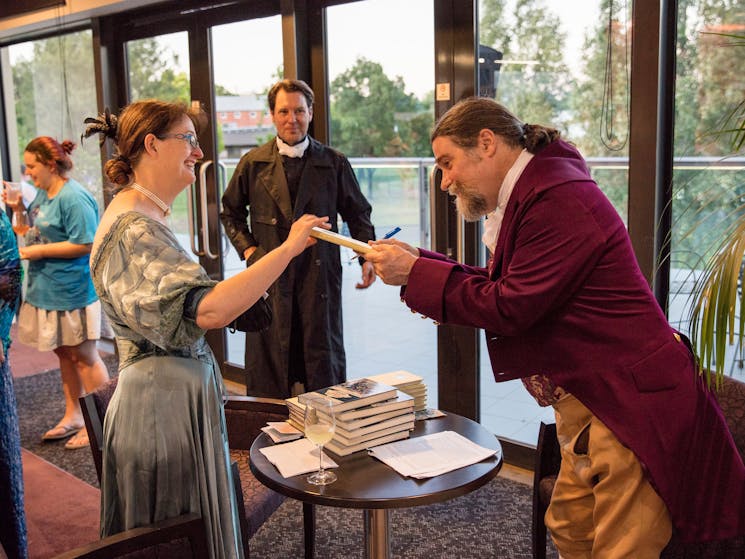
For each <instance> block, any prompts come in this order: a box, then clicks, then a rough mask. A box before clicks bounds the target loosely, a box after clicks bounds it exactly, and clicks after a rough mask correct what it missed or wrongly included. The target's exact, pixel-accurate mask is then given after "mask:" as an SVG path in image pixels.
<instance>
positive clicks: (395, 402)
mask: <svg viewBox="0 0 745 559" xmlns="http://www.w3.org/2000/svg"><path fill="white" fill-rule="evenodd" d="M413 407H414V398H413V397H412V396H410V395H409V394H406V393H405V392H401V391H399V392H397V393H396V396H395V398H390V399H388V400H385V401H382V402H375V403H373V404H370V405H367V406H363V407H360V408H356V409H353V410H349V411H345V412H342V413H338V414H337V415H336V420H337V421H345V422H346V421H351V420H352V419H360V418H363V417H370V416H373V415H379V414H382V413H386V412H389V411H393V410H401V409H407V408H413Z"/></svg>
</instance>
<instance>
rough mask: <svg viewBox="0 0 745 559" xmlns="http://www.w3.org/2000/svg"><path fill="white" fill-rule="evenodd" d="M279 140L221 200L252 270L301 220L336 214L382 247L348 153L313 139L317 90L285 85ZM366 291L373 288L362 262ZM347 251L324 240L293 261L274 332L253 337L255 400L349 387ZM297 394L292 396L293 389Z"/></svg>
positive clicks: (242, 170)
mask: <svg viewBox="0 0 745 559" xmlns="http://www.w3.org/2000/svg"><path fill="white" fill-rule="evenodd" d="M268 101H269V110H270V112H271V114H272V120H273V122H274V125H275V127H276V129H277V137H276V138H275V139H272V140H271V141H269V142H268V143H266V144H264V145H263V146H260V147H258V148H256V149H253V150H251V151H249V152H248V153H246V154H245V155H244V156H243V157H242V158H241V160H240V162H239V163H238V167H237V168H236V170H235V174H234V175H233V178H232V179H231V180H230V184H229V185H228V188H227V190H226V191H225V194H224V195H223V198H222V204H223V211H222V213H221V214H220V218H221V220H222V223H223V226H224V227H225V232H226V233H227V235H228V237H229V238H230V241H231V242H232V243H233V246H234V247H235V249H236V251H237V252H238V255H239V256H240V257H241V258H242V259H245V260H246V262H247V265H248V266H250V265H251V264H253V263H254V262H256V261H257V260H258V259H260V258H261V257H262V256H264V255H265V254H266V253H267V252H269V251H270V250H272V249H273V248H275V247H277V246H279V245H280V244H281V243H282V242H283V241H284V240H285V239H286V238H287V234H288V232H289V230H290V225H291V224H292V222H293V220H295V219H297V218H298V217H300V216H301V215H303V214H306V213H309V214H314V215H318V216H328V217H329V218H330V222H331V224H332V227H333V228H332V230H333V231H336V230H337V225H336V222H337V215H341V217H342V219H343V220H344V221H345V222H346V223H347V225H348V227H349V231H350V233H351V236H352V237H354V238H355V239H357V240H359V241H362V242H367V241H368V240H373V239H375V231H374V228H373V225H372V222H371V221H370V213H371V211H372V208H371V207H370V204H369V203H368V201H367V200H366V199H365V197H364V195H363V194H362V192H361V191H360V187H359V184H358V183H357V179H356V178H355V176H354V172H353V171H352V167H351V165H350V164H349V161H348V160H347V158H346V157H344V155H342V154H341V153H339V152H338V151H336V150H334V149H332V148H330V147H328V146H325V145H323V144H321V143H320V142H318V141H316V140H314V139H313V138H311V137H310V136H308V127H309V125H310V122H311V120H312V119H313V91H312V90H311V89H310V87H308V85H307V84H306V83H305V82H303V81H300V80H282V81H280V82H278V83H276V84H275V85H274V86H273V87H272V88H271V90H270V91H269V95H268ZM361 264H362V280H361V282H360V283H358V284H357V288H359V289H364V288H367V287H369V286H370V285H371V284H372V283H373V281H375V273H374V270H373V268H372V265H371V264H370V263H368V262H364V260H361ZM341 275H342V270H341V262H340V252H339V247H338V246H337V245H335V244H331V243H328V242H322V241H321V242H318V243H316V244H315V245H314V246H313V247H312V248H311V249H309V250H306V251H305V252H304V253H303V254H301V255H300V256H298V257H297V258H295V259H294V260H293V261H292V262H291V263H290V265H289V266H288V267H287V269H286V270H285V272H284V273H283V274H282V276H281V277H280V278H279V280H278V281H277V282H275V284H274V285H273V286H272V287H271V289H270V290H269V300H268V301H269V303H270V304H271V306H272V311H273V315H274V316H273V319H272V323H271V326H270V327H269V328H268V329H267V330H265V331H262V332H247V333H246V384H247V386H246V388H247V393H248V394H249V395H253V396H266V397H275V398H286V397H289V396H290V395H291V394H292V393H293V392H298V391H301V390H316V389H318V388H323V387H325V386H330V385H333V384H338V383H340V382H344V381H345V380H346V356H345V353H344V340H343V327H342V306H341ZM293 387H294V389H293Z"/></svg>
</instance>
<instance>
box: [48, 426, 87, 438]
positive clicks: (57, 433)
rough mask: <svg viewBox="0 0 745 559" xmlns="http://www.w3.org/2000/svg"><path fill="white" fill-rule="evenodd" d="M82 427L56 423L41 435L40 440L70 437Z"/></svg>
mask: <svg viewBox="0 0 745 559" xmlns="http://www.w3.org/2000/svg"><path fill="white" fill-rule="evenodd" d="M82 428H83V426H82V425H78V426H76V425H56V426H54V427H52V428H51V429H50V430H49V431H47V432H46V433H44V434H43V435H42V437H41V440H42V441H59V440H60V439H66V438H67V437H71V436H72V435H74V434H75V433H77V432H78V431H80V430H81V429H82Z"/></svg>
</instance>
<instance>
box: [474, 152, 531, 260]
mask: <svg viewBox="0 0 745 559" xmlns="http://www.w3.org/2000/svg"><path fill="white" fill-rule="evenodd" d="M531 159H533V154H532V153H530V152H529V151H528V150H526V149H523V150H522V152H520V155H518V156H517V159H515V162H514V163H513V164H512V167H510V170H509V171H507V174H506V175H505V176H504V180H503V181H502V186H501V187H500V189H499V197H498V198H497V209H495V210H494V211H493V212H491V213H489V214H487V215H486V220H484V234H483V235H482V236H481V240H482V241H483V243H484V244H485V245H486V246H487V248H488V249H489V250H490V251H491V253H492V254H494V250H495V249H496V247H497V238H498V237H499V229H500V228H501V227H502V218H503V217H504V209H505V207H506V206H507V202H508V200H509V199H510V195H511V194H512V189H513V188H515V184H516V183H517V181H518V179H519V178H520V175H522V174H523V171H524V170H525V167H526V166H527V165H528V163H530V160H531Z"/></svg>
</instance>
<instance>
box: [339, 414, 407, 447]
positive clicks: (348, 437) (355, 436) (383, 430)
mask: <svg viewBox="0 0 745 559" xmlns="http://www.w3.org/2000/svg"><path fill="white" fill-rule="evenodd" d="M401 418H403V419H404V421H398V418H397V422H396V423H393V424H390V425H386V426H383V425H374V427H376V429H375V430H374V431H365V432H363V431H362V430H358V431H352V432H349V431H344V430H339V428H338V427H337V429H336V431H335V432H334V437H333V438H332V439H331V440H332V441H335V442H336V443H337V444H339V445H345V446H352V445H356V444H359V443H363V442H366V441H371V440H373V439H377V438H380V437H382V436H384V435H390V434H391V433H397V432H399V431H411V430H412V429H413V428H414V414H413V413H410V414H405V415H403V416H401ZM384 423H389V422H388V421H386V422H384Z"/></svg>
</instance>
